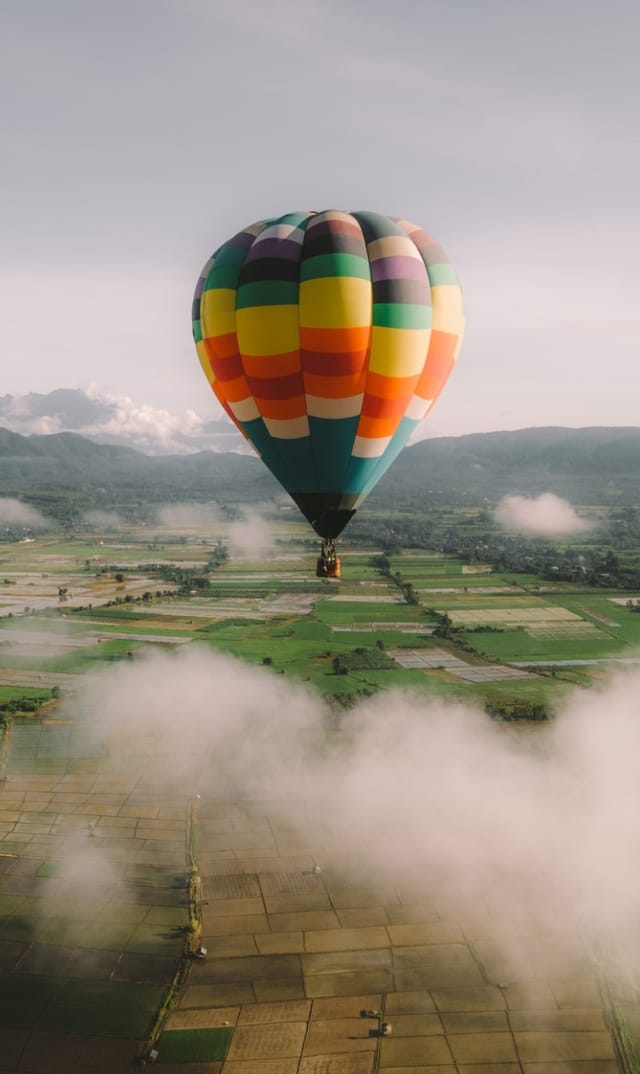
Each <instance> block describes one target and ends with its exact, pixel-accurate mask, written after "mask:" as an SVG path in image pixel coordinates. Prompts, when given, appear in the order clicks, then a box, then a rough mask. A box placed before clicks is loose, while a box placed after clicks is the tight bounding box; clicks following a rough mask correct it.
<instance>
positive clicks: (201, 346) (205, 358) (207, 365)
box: [196, 339, 216, 385]
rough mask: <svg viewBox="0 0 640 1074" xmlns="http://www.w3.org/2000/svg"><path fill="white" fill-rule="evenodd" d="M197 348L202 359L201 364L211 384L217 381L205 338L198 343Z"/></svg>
mask: <svg viewBox="0 0 640 1074" xmlns="http://www.w3.org/2000/svg"><path fill="white" fill-rule="evenodd" d="M196 350H197V352H198V358H199V359H200V365H201V366H202V369H203V372H204V375H205V377H206V378H207V380H208V381H209V384H211V385H213V384H215V382H216V378H215V374H214V372H213V369H212V368H211V362H210V360H209V355H208V354H207V347H206V344H205V342H204V340H203V339H201V340H200V342H199V343H196Z"/></svg>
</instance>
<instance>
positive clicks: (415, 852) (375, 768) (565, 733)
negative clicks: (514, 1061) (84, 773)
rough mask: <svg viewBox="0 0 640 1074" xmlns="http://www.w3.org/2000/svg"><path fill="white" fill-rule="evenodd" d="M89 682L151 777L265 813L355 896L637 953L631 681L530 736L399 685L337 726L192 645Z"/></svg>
mask: <svg viewBox="0 0 640 1074" xmlns="http://www.w3.org/2000/svg"><path fill="white" fill-rule="evenodd" d="M86 689H87V693H86V695H85V697H83V698H81V699H80V704H81V705H82V708H83V711H85V712H92V713H93V714H94V716H95V718H96V719H97V720H99V721H103V720H105V719H106V720H107V721H108V722H109V724H110V726H111V738H110V741H112V742H113V743H114V744H115V743H118V744H119V746H120V747H123V748H125V749H126V751H127V753H128V755H129V756H136V755H139V756H140V757H141V763H143V764H144V767H145V770H148V771H152V769H153V764H154V760H153V753H154V751H156V753H157V754H158V755H159V762H158V763H161V759H162V758H164V759H166V758H167V757H170V758H171V766H170V769H171V774H170V775H169V776H168V777H167V778H168V779H170V780H175V783H176V787H180V788H181V790H182V792H183V793H184V792H185V790H187V789H188V790H189V792H191V793H196V792H202V793H204V794H207V793H211V794H217V795H221V796H224V795H226V794H228V795H229V796H231V797H233V799H234V800H235V801H246V802H251V801H252V800H258V801H260V802H262V803H264V802H269V803H270V804H269V811H270V813H271V814H275V815H279V817H280V819H281V821H282V823H283V825H284V826H286V828H287V829H289V828H294V829H296V828H297V829H299V830H300V832H301V833H302V834H303V836H304V841H305V843H306V845H309V846H312V847H313V846H315V847H317V848H318V850H317V860H318V863H319V864H320V866H321V867H324V866H327V865H328V866H329V867H332V862H333V864H334V865H335V862H336V861H337V862H339V867H340V869H341V870H343V871H345V872H346V873H347V874H352V875H353V881H354V883H355V882H358V883H359V884H360V885H361V886H362V887H363V888H367V887H368V886H373V885H375V886H376V887H381V886H385V885H387V884H388V885H389V886H391V887H395V888H397V889H400V888H401V889H402V890H403V891H405V892H408V893H409V895H410V896H413V897H415V899H416V900H419V899H420V898H421V899H422V900H424V899H425V898H428V897H429V893H430V892H431V893H433V892H434V891H436V892H448V893H449V894H450V896H451V898H452V899H454V898H455V902H456V906H457V909H458V910H460V909H461V910H462V911H463V912H465V911H466V912H467V913H469V914H472V913H473V910H474V908H475V907H477V906H478V905H479V904H483V903H484V901H485V900H489V901H490V902H491V905H492V906H493V907H494V908H495V909H497V915H496V928H498V929H501V928H502V927H504V930H505V932H504V942H505V943H508V940H507V938H506V937H507V934H508V933H509V931H510V929H511V932H513V926H514V923H517V922H518V921H520V922H521V923H524V924H525V926H527V925H530V924H531V922H532V921H533V922H537V923H538V924H541V925H542V926H543V927H544V928H546V929H547V930H549V931H551V932H553V933H554V934H557V935H558V936H561V937H562V943H563V945H564V944H571V942H572V940H573V938H576V933H577V931H578V930H579V929H582V930H584V931H586V934H587V935H588V936H589V937H590V938H591V939H592V940H594V941H609V940H611V941H612V942H614V943H616V942H617V943H618V944H619V945H620V948H621V949H622V948H624V949H625V951H626V953H627V954H628V955H629V956H630V957H634V956H635V955H636V954H638V951H636V950H635V948H634V942H635V941H634V937H637V936H638V930H637V906H638V904H639V903H640V831H639V829H638V825H637V817H638V815H639V813H640V783H639V782H638V780H637V778H636V775H637V773H636V769H637V756H638V751H639V749H640V724H639V723H638V720H637V711H636V710H637V704H636V699H637V696H638V690H639V689H640V676H639V675H638V674H637V673H633V674H626V675H623V676H620V677H618V678H616V679H614V680H613V681H612V682H611V683H610V684H609V685H608V686H606V687H605V688H603V689H601V690H593V691H590V692H588V693H587V692H582V691H580V692H576V693H575V694H574V695H573V696H572V699H571V700H570V702H569V703H568V704H567V705H566V706H565V708H564V711H563V712H561V713H560V715H559V717H558V719H557V721H556V723H555V724H554V725H551V726H549V727H546V728H541V729H539V730H538V733H537V734H536V736H535V741H534V739H533V737H532V736H531V735H526V736H522V737H521V738H520V737H518V736H517V735H514V732H513V729H512V728H505V727H504V725H500V724H496V723H493V722H491V721H490V720H489V719H488V718H487V717H486V716H485V715H484V714H483V713H481V712H480V711H479V710H475V709H473V708H472V707H470V706H469V705H455V706H454V705H447V704H444V703H443V702H441V701H427V700H425V699H424V698H420V697H417V696H411V695H409V694H405V693H401V692H397V691H395V692H394V691H392V692H389V693H385V694H384V696H381V697H379V698H377V699H374V700H372V701H370V702H367V703H365V704H363V705H362V706H361V707H360V708H358V709H357V710H356V711H355V712H353V713H352V714H350V715H348V716H345V717H344V725H343V729H342V732H341V733H340V734H339V735H336V734H335V733H331V732H330V731H329V732H328V733H327V728H328V727H329V725H330V721H328V720H327V712H326V710H325V709H324V708H323V705H322V703H321V701H320V700H319V699H318V698H317V697H315V696H312V695H310V694H308V693H307V692H305V691H304V690H303V688H302V687H300V686H292V685H289V684H287V683H286V682H283V681H282V680H281V679H277V678H275V677H273V676H272V675H270V674H268V673H266V672H264V671H262V669H259V668H252V667H248V666H247V665H245V664H242V663H240V662H238V661H236V660H234V659H232V658H230V657H226V656H221V655H214V654H211V653H209V652H206V651H203V650H202V649H200V650H199V651H198V650H196V649H195V648H191V649H190V650H189V651H184V650H183V651H182V652H180V653H179V654H175V655H172V656H167V655H161V654H157V655H156V654H154V655H153V656H152V657H150V658H149V659H147V660H145V661H142V662H140V663H135V664H130V665H127V666H126V667H125V666H122V667H120V668H118V669H117V670H115V671H114V670H113V669H112V670H110V671H108V672H105V673H102V674H100V675H98V676H96V677H95V678H94V679H92V680H90V681H89V682H88V684H87V688H86ZM133 717H135V718H133ZM143 758H144V760H143ZM165 767H166V766H165ZM329 832H330V833H331V834H330V835H328V833H329ZM327 847H331V848H332V849H331V858H330V859H328V860H327V854H328V851H327V850H326V848H327ZM516 931H517V929H516ZM576 942H578V940H577V938H576ZM580 942H582V941H580ZM639 942H640V941H639ZM637 946H638V945H637V944H636V947H637ZM632 948H634V949H633V950H632ZM516 955H517V952H515V953H514V957H516Z"/></svg>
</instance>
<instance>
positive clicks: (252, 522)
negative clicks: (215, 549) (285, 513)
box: [227, 510, 274, 557]
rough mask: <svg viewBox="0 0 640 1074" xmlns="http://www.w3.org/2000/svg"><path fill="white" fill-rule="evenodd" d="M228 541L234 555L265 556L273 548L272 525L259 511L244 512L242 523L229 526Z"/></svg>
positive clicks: (233, 523)
mask: <svg viewBox="0 0 640 1074" xmlns="http://www.w3.org/2000/svg"><path fill="white" fill-rule="evenodd" d="M227 540H228V542H229V545H230V548H231V554H232V555H240V556H243V557H251V556H263V555H265V554H266V553H267V552H269V551H270V549H271V548H273V541H274V539H273V530H272V526H271V523H270V522H269V521H268V520H267V519H266V518H265V517H264V515H262V514H261V513H260V512H259V511H257V510H253V511H244V512H243V518H242V521H240V522H232V523H231V524H230V525H229V527H228V529H227Z"/></svg>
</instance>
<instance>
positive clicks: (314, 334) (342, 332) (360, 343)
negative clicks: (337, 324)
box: [300, 325, 371, 354]
mask: <svg viewBox="0 0 640 1074" xmlns="http://www.w3.org/2000/svg"><path fill="white" fill-rule="evenodd" d="M370 340H371V328H370V327H369V325H365V326H363V327H360V328H357V327H356V328H304V327H303V326H302V325H301V326H300V348H301V349H304V350H305V351H320V352H322V351H325V352H327V353H328V354H340V353H345V352H347V351H366V350H367V349H368V347H369V342H370Z"/></svg>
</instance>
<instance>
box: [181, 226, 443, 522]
mask: <svg viewBox="0 0 640 1074" xmlns="http://www.w3.org/2000/svg"><path fill="white" fill-rule="evenodd" d="M463 329H464V315H463V307H462V293H461V290H460V285H459V283H458V279H457V277H456V274H455V272H454V270H453V268H452V266H451V265H450V264H449V261H448V260H447V257H446V255H445V253H444V251H443V250H442V248H441V247H440V246H439V245H438V244H437V242H436V241H435V239H433V238H431V236H430V235H428V234H427V233H426V232H425V231H423V230H422V229H421V228H419V227H418V226H417V225H416V224H412V223H410V222H409V221H408V220H401V219H395V218H390V217H387V216H381V215H379V214H378V213H372V212H350V213H348V212H338V211H333V210H331V211H327V212H298V213H287V214H286V215H285V216H280V217H277V218H274V219H271V220H263V221H260V222H259V223H257V224H252V225H251V226H250V227H247V228H245V229H244V230H243V231H240V232H238V234H237V235H235V236H234V237H233V238H232V239H230V240H229V241H228V242H225V243H224V244H223V245H222V246H221V247H220V248H219V249H218V250H216V252H215V253H214V254H213V256H212V257H211V258H210V259H209V261H208V262H207V264H206V265H205V267H204V269H203V270H202V275H201V276H200V278H199V280H198V284H197V287H196V293H195V299H194V305H193V333H194V338H195V342H196V348H197V351H198V355H199V358H200V362H201V364H202V368H203V369H204V372H205V374H206V376H207V379H208V380H209V383H210V384H211V387H212V388H213V391H214V392H215V394H216V396H217V398H218V399H219V401H220V403H221V404H222V406H223V407H224V409H225V410H226V412H227V414H228V415H229V417H230V418H231V419H232V421H233V422H234V423H235V424H236V425H237V426H238V428H239V429H240V430H241V432H242V433H244V435H245V436H246V437H247V439H248V440H249V441H250V443H251V444H252V445H253V447H254V448H255V450H256V451H257V452H258V454H259V455H260V456H261V457H262V459H263V461H264V462H265V464H266V465H267V466H268V467H269V469H270V470H271V472H272V474H274V476H275V477H276V478H277V480H278V481H279V482H280V484H281V485H282V486H283V487H284V488H285V489H286V491H287V492H288V493H289V495H290V496H291V497H292V499H293V500H294V501H295V503H296V504H297V505H298V507H299V508H300V510H301V511H302V513H303V514H304V515H305V516H306V518H307V519H308V520H309V522H310V523H311V525H312V526H313V527H314V529H315V530H316V532H317V533H318V534H319V535H320V536H321V537H327V538H334V537H337V536H338V534H339V533H340V532H341V530H342V529H343V528H344V526H345V525H346V524H347V522H348V521H349V519H350V518H351V517H352V515H353V514H354V512H355V511H356V510H357V509H358V507H359V506H360V505H361V504H362V502H363V500H364V499H365V497H366V496H367V494H368V493H369V492H370V491H371V489H372V488H373V487H374V485H375V484H376V483H377V481H379V479H380V478H381V477H382V475H383V474H384V473H385V471H386V470H387V468H388V467H389V466H390V465H391V463H392V462H393V460H394V459H395V458H396V457H397V455H398V454H399V452H400V451H401V450H402V448H403V447H404V445H405V444H406V443H407V440H408V439H409V437H410V436H411V434H412V432H413V431H414V429H415V428H416V426H417V425H418V423H419V422H421V421H422V420H423V418H424V417H426V415H427V414H428V413H429V411H430V410H431V407H432V406H433V404H434V402H435V400H436V399H437V397H438V395H439V394H440V392H441V390H442V388H443V386H444V384H445V381H446V380H447V378H448V376H449V374H450V373H451V370H452V369H453V367H454V365H455V362H456V359H457V356H458V351H459V349H460V344H461V341H462V334H463Z"/></svg>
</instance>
